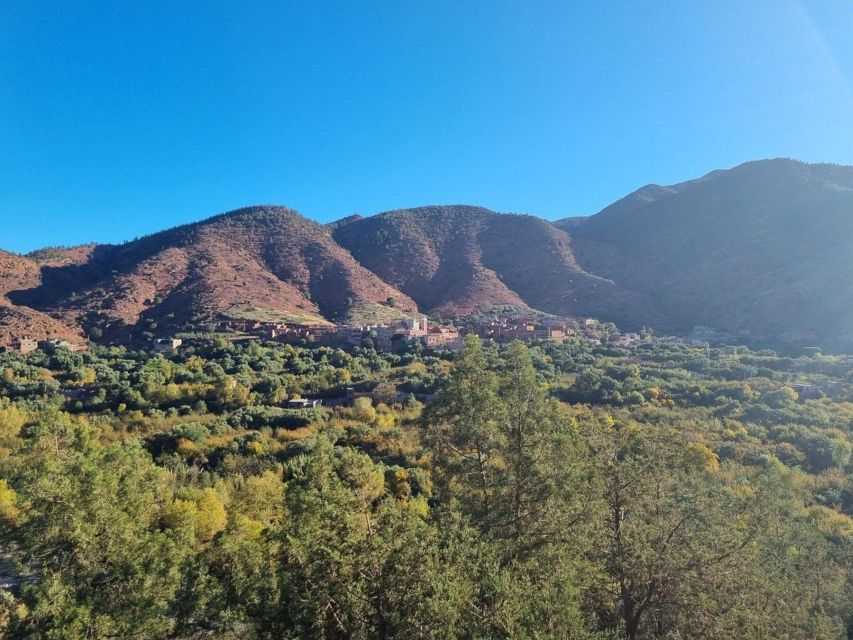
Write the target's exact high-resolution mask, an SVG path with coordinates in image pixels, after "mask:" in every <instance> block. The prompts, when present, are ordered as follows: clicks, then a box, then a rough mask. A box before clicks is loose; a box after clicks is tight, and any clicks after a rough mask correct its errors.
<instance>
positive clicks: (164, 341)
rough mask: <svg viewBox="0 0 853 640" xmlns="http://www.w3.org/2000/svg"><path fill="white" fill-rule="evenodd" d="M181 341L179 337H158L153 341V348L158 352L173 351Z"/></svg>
mask: <svg viewBox="0 0 853 640" xmlns="http://www.w3.org/2000/svg"><path fill="white" fill-rule="evenodd" d="M183 343H184V341H183V340H181V339H180V338H160V339H159V340H157V341H156V342H155V343H154V350H155V351H156V352H158V353H173V352H175V351H177V350H178V347H180V346H181V345H182V344H183Z"/></svg>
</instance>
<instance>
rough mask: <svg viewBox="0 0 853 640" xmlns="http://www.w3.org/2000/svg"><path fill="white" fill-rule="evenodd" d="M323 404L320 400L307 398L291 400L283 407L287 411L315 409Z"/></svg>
mask: <svg viewBox="0 0 853 640" xmlns="http://www.w3.org/2000/svg"><path fill="white" fill-rule="evenodd" d="M322 404H323V401H322V400H317V399H314V400H311V399H308V398H292V399H291V400H288V401H287V404H286V405H285V406H286V407H287V408H288V409H315V408H317V407H319V406H321V405H322Z"/></svg>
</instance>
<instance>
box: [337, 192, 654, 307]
mask: <svg viewBox="0 0 853 640" xmlns="http://www.w3.org/2000/svg"><path fill="white" fill-rule="evenodd" d="M334 238H335V240H337V241H338V242H339V243H340V244H341V245H343V246H344V247H346V248H347V249H348V250H349V251H350V252H351V253H352V254H353V256H355V257H356V259H357V260H358V261H359V262H360V263H361V264H363V265H364V266H365V267H367V268H368V269H370V270H371V271H373V272H374V273H376V274H377V275H378V276H379V277H381V278H382V279H383V280H385V281H386V282H389V283H392V284H394V285H395V286H396V287H397V288H398V289H400V290H401V291H403V292H404V293H405V294H407V295H408V296H410V297H411V298H412V299H413V300H415V302H417V304H418V306H419V307H420V308H421V309H422V310H423V311H426V312H428V313H438V314H443V315H454V314H464V313H469V312H472V311H476V310H488V309H491V308H492V307H494V306H500V305H514V306H529V307H532V308H535V309H540V310H543V311H548V312H551V313H559V314H572V315H601V314H605V313H606V314H607V315H608V317H612V318H618V319H619V320H620V321H623V322H626V323H627V322H630V320H631V318H630V313H631V311H632V310H638V309H643V310H644V313H645V314H646V315H647V316H652V315H653V314H654V310H653V309H652V308H650V307H649V306H648V304H647V302H646V301H645V300H644V299H643V296H641V295H637V294H635V293H632V292H630V291H627V290H625V289H623V288H621V287H619V286H617V285H615V284H614V283H613V282H612V281H610V280H608V279H606V278H601V277H599V276H597V275H593V274H591V273H589V272H587V271H585V270H584V269H582V268H581V267H580V266H579V265H578V263H577V261H576V260H575V257H574V255H573V252H572V240H571V238H570V237H569V235H568V234H567V233H565V232H564V231H562V230H560V229H557V228H556V227H554V226H553V225H551V224H550V223H548V222H546V221H544V220H541V219H539V218H535V217H533V216H523V215H512V214H498V213H495V212H493V211H489V210H488V209H483V208H481V207H468V206H445V207H422V208H417V209H404V210H400V211H391V212H388V213H383V214H380V215H376V216H372V217H370V218H363V219H360V220H355V221H353V222H351V223H349V224H346V225H340V226H338V227H337V228H336V229H335V231H334Z"/></svg>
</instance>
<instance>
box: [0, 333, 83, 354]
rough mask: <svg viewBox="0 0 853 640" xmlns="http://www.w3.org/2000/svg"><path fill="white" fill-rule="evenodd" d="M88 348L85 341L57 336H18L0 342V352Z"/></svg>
mask: <svg viewBox="0 0 853 640" xmlns="http://www.w3.org/2000/svg"><path fill="white" fill-rule="evenodd" d="M87 348H88V345H87V344H86V343H77V342H69V341H68V340H61V339H59V338H51V339H49V340H35V339H33V338H26V337H25V338H18V339H16V340H12V341H11V342H10V343H9V344H0V353H5V352H7V351H16V352H18V353H23V354H27V353H32V352H33V351H35V350H37V349H41V350H42V351H44V352H45V353H54V352H55V351H57V350H59V349H67V350H68V351H85V350H86V349H87Z"/></svg>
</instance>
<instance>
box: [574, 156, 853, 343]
mask: <svg viewBox="0 0 853 640" xmlns="http://www.w3.org/2000/svg"><path fill="white" fill-rule="evenodd" d="M644 191H645V193H644V194H641V195H640V196H639V197H633V198H632V197H631V196H629V197H628V198H626V199H623V200H620V201H619V202H617V203H615V204H614V205H612V206H610V207H608V208H606V209H604V210H603V211H601V212H600V213H598V214H596V215H594V216H591V217H590V218H588V219H587V220H585V221H584V222H583V223H582V224H580V225H577V226H575V227H574V228H573V229H572V233H573V237H574V238H575V253H576V255H577V257H578V259H579V260H580V262H581V264H582V265H583V266H584V268H586V269H588V270H590V271H592V272H594V273H597V274H599V275H601V276H604V277H608V278H612V279H613V280H614V281H615V282H617V283H618V284H620V285H622V286H624V287H626V288H628V289H631V290H633V291H637V292H640V293H643V294H647V295H648V296H650V297H651V298H652V299H653V300H655V302H656V303H657V304H658V305H660V307H661V309H662V310H663V312H664V314H665V315H666V317H667V318H669V319H671V323H672V325H673V326H674V327H675V328H678V329H682V330H686V329H689V328H690V327H692V326H693V325H697V324H703V325H710V326H713V327H716V328H719V329H724V330H728V331H745V332H752V333H757V334H774V333H784V332H791V331H815V332H818V333H820V334H823V335H826V336H830V335H838V334H841V333H850V332H853V167H841V166H836V165H809V164H805V163H801V162H796V161H791V160H767V161H757V162H750V163H746V164H744V165H740V166H738V167H735V168H734V169H730V170H728V171H716V172H714V173H712V174H709V175H708V176H705V177H704V178H702V179H700V180H697V181H692V182H689V183H683V184H682V185H676V187H672V188H659V189H658V190H654V197H651V198H646V197H645V195H647V194H648V192H649V188H648V187H646V188H644ZM629 200H630V206H626V201H629Z"/></svg>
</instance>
